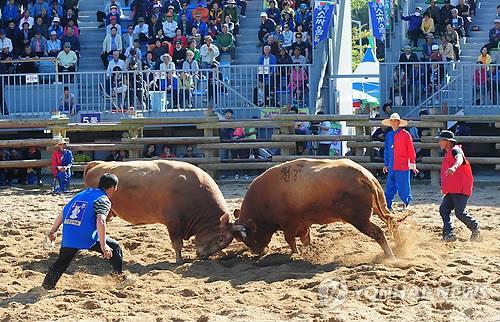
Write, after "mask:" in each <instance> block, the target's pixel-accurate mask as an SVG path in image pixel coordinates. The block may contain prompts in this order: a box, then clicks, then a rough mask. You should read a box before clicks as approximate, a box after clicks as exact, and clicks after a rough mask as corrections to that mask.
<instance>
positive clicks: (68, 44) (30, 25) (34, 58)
mask: <svg viewBox="0 0 500 322" xmlns="http://www.w3.org/2000/svg"><path fill="white" fill-rule="evenodd" d="M3 2H4V3H5V1H3ZM1 9H2V18H1V21H0V24H1V26H0V27H1V28H0V50H1V54H0V60H2V61H9V60H25V59H29V61H27V62H17V63H1V64H0V73H1V74H13V73H37V72H39V69H40V64H39V61H38V58H44V57H53V58H57V63H58V65H59V71H61V72H65V71H67V72H73V71H76V69H77V66H78V59H79V55H80V41H79V37H80V29H79V28H78V0H50V1H45V0H8V1H7V3H6V4H5V5H4V6H2V8H1ZM50 64H52V63H50Z"/></svg>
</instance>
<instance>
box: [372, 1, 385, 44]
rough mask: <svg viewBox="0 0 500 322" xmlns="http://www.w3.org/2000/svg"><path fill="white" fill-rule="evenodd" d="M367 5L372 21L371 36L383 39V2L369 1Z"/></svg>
mask: <svg viewBox="0 0 500 322" xmlns="http://www.w3.org/2000/svg"><path fill="white" fill-rule="evenodd" d="M368 6H369V8H370V20H371V22H372V32H373V36H374V37H375V38H377V39H379V40H382V41H383V40H384V38H385V28H386V25H385V13H384V4H383V3H376V2H369V3H368Z"/></svg>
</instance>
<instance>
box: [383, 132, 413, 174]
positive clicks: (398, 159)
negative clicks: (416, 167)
mask: <svg viewBox="0 0 500 322" xmlns="http://www.w3.org/2000/svg"><path fill="white" fill-rule="evenodd" d="M416 158H417V156H416V153H415V148H414V147H413V139H412V138H411V135H410V133H408V131H406V130H404V129H398V130H396V131H390V132H389V133H387V135H386V139H385V150H384V165H385V166H386V167H388V168H389V170H397V171H407V170H410V164H416Z"/></svg>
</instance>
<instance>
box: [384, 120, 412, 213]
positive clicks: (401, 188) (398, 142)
mask: <svg viewBox="0 0 500 322" xmlns="http://www.w3.org/2000/svg"><path fill="white" fill-rule="evenodd" d="M382 124H383V125H385V126H389V127H391V128H392V131H390V132H389V133H387V135H386V138H385V147H384V169H383V171H384V173H387V174H388V175H387V184H386V187H385V199H386V200H387V207H389V209H391V210H392V201H393V200H394V196H395V195H396V192H397V193H398V194H399V197H400V198H401V201H403V203H404V207H405V208H406V207H408V205H409V204H410V201H411V199H412V197H411V186H410V170H413V172H414V173H415V174H417V173H418V172H419V171H418V170H417V165H416V160H415V159H416V153H415V148H414V147H413V140H412V138H411V135H410V133H408V131H406V130H404V129H402V128H400V127H405V126H407V125H408V122H407V121H405V120H403V119H401V117H400V116H399V114H398V113H393V114H392V115H391V116H390V118H388V119H385V120H383V121H382Z"/></svg>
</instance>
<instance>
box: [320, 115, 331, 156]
mask: <svg viewBox="0 0 500 322" xmlns="http://www.w3.org/2000/svg"><path fill="white" fill-rule="evenodd" d="M323 114H325V112H323V111H319V112H317V113H316V115H323ZM330 129H331V123H330V121H322V122H320V123H319V131H318V135H330ZM331 144H332V141H320V142H319V151H318V154H319V155H329V154H330V145H331Z"/></svg>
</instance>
